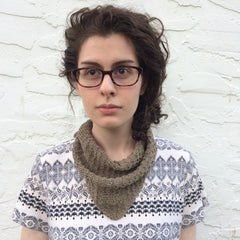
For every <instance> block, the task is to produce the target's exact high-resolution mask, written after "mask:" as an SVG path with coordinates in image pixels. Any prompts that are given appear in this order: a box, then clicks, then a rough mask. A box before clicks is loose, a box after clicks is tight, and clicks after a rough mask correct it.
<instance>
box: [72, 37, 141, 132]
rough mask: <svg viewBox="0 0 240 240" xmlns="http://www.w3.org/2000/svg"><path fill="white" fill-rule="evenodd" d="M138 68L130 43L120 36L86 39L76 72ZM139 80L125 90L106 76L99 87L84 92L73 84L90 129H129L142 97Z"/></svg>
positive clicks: (84, 89)
mask: <svg viewBox="0 0 240 240" xmlns="http://www.w3.org/2000/svg"><path fill="white" fill-rule="evenodd" d="M122 65H124V66H137V67H139V64H138V60H137V57H136V54H135V50H134V47H133V45H132V43H131V42H130V41H129V40H128V39H127V38H125V37H124V36H122V35H120V34H115V33H114V34H111V35H109V36H107V37H102V36H98V35H96V36H92V37H89V38H88V39H87V40H85V42H84V43H83V44H82V46H81V50H80V53H79V58H78V68H82V67H95V68H100V69H102V70H105V71H108V70H112V69H114V68H116V67H118V66H122ZM141 86H142V77H141V76H140V77H139V81H138V82H137V83H136V84H135V85H133V86H128V87H119V86H117V85H115V84H114V83H113V82H112V80H111V78H110V76H109V75H105V76H104V79H103V82H102V84H101V85H100V86H98V87H94V88H84V87H81V86H80V85H79V84H77V83H76V84H75V87H76V90H77V92H78V94H79V96H80V97H81V98H82V101H83V105H84V108H85V111H86V113H87V115H88V117H89V118H90V119H91V120H92V122H93V128H95V129H97V128H101V129H103V128H105V129H116V128H120V129H122V128H126V129H129V130H130V129H131V124H132V120H133V115H134V113H135V111H136V109H137V106H138V101H139V96H140V94H141Z"/></svg>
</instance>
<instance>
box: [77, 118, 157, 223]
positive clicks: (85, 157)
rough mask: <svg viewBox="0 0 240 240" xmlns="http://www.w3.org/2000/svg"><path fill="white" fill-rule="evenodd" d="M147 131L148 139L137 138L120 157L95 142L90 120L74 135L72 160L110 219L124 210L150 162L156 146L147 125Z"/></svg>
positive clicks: (133, 197)
mask: <svg viewBox="0 0 240 240" xmlns="http://www.w3.org/2000/svg"><path fill="white" fill-rule="evenodd" d="M147 134H148V143H147V144H144V143H143V142H142V141H138V142H137V143H136V146H135V149H134V151H133V152H132V154H130V156H129V157H128V158H126V159H123V160H121V161H113V160H111V159H109V157H108V156H107V155H106V154H105V152H104V151H103V149H102V148H101V147H100V146H99V145H98V144H97V143H96V141H95V139H94V137H93V135H92V122H91V121H90V120H88V121H87V122H85V123H84V124H83V125H82V126H81V127H80V129H79V131H78V132H76V133H75V135H74V137H75V141H74V144H73V158H74V163H75V165H76V167H77V168H78V170H79V172H80V173H81V174H82V175H83V176H84V177H85V179H86V183H87V187H88V191H89V193H90V195H91V197H92V199H93V201H94V203H95V205H96V206H97V208H98V209H99V210H100V211H102V213H103V214H104V215H106V216H107V217H109V218H110V219H112V220H118V219H120V218H122V217H123V216H124V215H125V214H126V213H127V211H128V210H129V208H130V206H131V205H132V204H133V202H134V201H135V199H136V197H137V196H138V194H139V192H140V191H141V188H142V186H143V183H144V180H145V178H146V176H147V174H148V172H149V169H150V167H151V166H152V164H153V162H154V159H155V156H156V152H157V147H156V143H155V141H154V139H153V135H152V131H151V129H149V130H148V133H147Z"/></svg>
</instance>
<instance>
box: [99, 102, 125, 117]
mask: <svg viewBox="0 0 240 240" xmlns="http://www.w3.org/2000/svg"><path fill="white" fill-rule="evenodd" d="M97 109H98V110H99V111H100V112H101V113H103V114H105V115H112V114H115V113H117V112H118V111H119V110H120V109H121V107H119V106H117V105H115V104H101V105H99V106H97Z"/></svg>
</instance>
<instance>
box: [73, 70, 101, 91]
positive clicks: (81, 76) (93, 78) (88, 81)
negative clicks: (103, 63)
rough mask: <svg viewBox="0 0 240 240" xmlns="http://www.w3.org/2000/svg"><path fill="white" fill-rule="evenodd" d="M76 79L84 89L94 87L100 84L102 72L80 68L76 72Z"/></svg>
mask: <svg viewBox="0 0 240 240" xmlns="http://www.w3.org/2000/svg"><path fill="white" fill-rule="evenodd" d="M77 79H78V82H79V83H80V84H81V85H82V86H84V87H94V86H97V85H99V83H100V82H101V79H102V72H101V71H100V70H98V69H95V68H82V69H79V70H78V72H77Z"/></svg>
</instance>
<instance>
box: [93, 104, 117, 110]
mask: <svg viewBox="0 0 240 240" xmlns="http://www.w3.org/2000/svg"><path fill="white" fill-rule="evenodd" d="M97 108H109V109H111V108H120V107H119V106H117V105H114V104H101V105H99V106H97Z"/></svg>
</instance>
